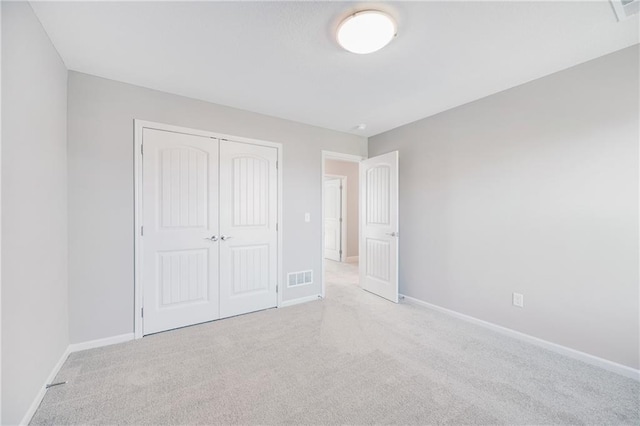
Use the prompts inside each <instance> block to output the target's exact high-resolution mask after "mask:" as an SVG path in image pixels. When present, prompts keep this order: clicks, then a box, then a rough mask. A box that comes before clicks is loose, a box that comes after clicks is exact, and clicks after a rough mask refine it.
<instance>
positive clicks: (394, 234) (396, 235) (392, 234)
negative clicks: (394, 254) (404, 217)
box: [386, 232, 400, 237]
mask: <svg viewBox="0 0 640 426" xmlns="http://www.w3.org/2000/svg"><path fill="white" fill-rule="evenodd" d="M386 235H390V236H392V237H399V236H400V233H399V232H387V233H386Z"/></svg>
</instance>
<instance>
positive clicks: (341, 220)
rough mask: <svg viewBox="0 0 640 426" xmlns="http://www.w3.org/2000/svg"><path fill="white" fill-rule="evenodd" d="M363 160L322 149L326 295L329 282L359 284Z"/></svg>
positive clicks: (323, 291) (324, 284)
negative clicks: (360, 195) (360, 197)
mask: <svg viewBox="0 0 640 426" xmlns="http://www.w3.org/2000/svg"><path fill="white" fill-rule="evenodd" d="M362 159H363V158H362V157H360V156H356V155H348V154H340V153H334V152H323V156H322V185H323V186H322V214H323V218H322V227H323V229H322V231H323V238H322V241H323V252H322V256H323V272H324V273H323V283H322V295H323V297H324V295H325V291H326V283H327V281H329V282H331V283H332V284H333V283H335V282H342V283H346V284H348V285H356V286H357V285H358V283H359V274H358V267H359V266H358V262H359V249H360V247H359V246H360V243H359V239H360V209H359V193H360V190H359V188H360V183H359V179H360V177H359V173H360V171H359V166H360V164H359V163H360V161H361V160H362Z"/></svg>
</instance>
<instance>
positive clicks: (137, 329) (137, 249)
mask: <svg viewBox="0 0 640 426" xmlns="http://www.w3.org/2000/svg"><path fill="white" fill-rule="evenodd" d="M133 123H134V137H133V175H134V179H133V180H134V182H133V198H134V200H133V211H134V219H133V222H134V228H133V234H134V241H133V257H134V261H133V297H134V303H133V306H134V311H133V329H134V337H135V338H136V339H141V338H142V332H143V329H142V322H143V318H142V308H143V306H144V304H143V300H144V292H143V288H144V286H143V284H142V265H141V260H142V254H143V238H142V235H141V229H142V217H143V216H142V208H143V206H142V131H143V129H154V130H161V131H168V132H175V133H185V134H188V135H195V136H204V137H208V138H211V139H222V140H230V141H234V142H242V143H248V144H252V145H259V146H266V147H270V148H276V150H277V151H278V160H277V163H276V167H277V171H278V173H277V174H278V182H277V185H276V186H277V198H278V200H277V209H278V214H277V221H278V222H277V226H278V228H277V230H278V232H277V234H278V239H277V244H278V251H277V257H278V262H277V273H276V274H277V283H276V285H277V294H278V301H277V307H278V308H279V307H281V305H282V290H283V282H284V281H283V277H282V271H283V270H282V235H283V232H282V227H283V221H282V181H283V179H282V167H281V166H282V144H281V143H277V142H269V141H265V140H259V139H251V138H245V137H241V136H233V135H227V134H223V133H216V132H210V131H207V130H198V129H192V128H189V127H180V126H174V125H171V124H164V123H157V122H153V121H147V120H139V119H134V120H133ZM323 168H324V162H323ZM323 287H324V282H323Z"/></svg>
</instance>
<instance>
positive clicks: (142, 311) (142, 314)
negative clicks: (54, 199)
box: [140, 308, 144, 318]
mask: <svg viewBox="0 0 640 426" xmlns="http://www.w3.org/2000/svg"><path fill="white" fill-rule="evenodd" d="M140 317H142V318H144V308H140Z"/></svg>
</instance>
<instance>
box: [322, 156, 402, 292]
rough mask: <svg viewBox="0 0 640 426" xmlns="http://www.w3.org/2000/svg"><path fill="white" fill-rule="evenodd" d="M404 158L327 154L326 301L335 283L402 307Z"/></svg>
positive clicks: (324, 172) (324, 186)
mask: <svg viewBox="0 0 640 426" xmlns="http://www.w3.org/2000/svg"><path fill="white" fill-rule="evenodd" d="M398 159H399V153H398V151H392V152H388V153H386V154H382V155H378V156H376V157H372V158H367V159H364V158H362V157H359V156H355V155H349V154H339V153H333V152H326V151H323V152H322V229H323V238H322V244H323V246H322V265H323V272H324V273H323V275H322V297H326V284H327V282H328V281H329V282H331V284H332V285H333V284H345V285H356V286H358V287H360V288H361V289H363V290H366V291H368V292H370V293H373V294H375V295H377V296H380V297H383V298H385V299H387V300H390V301H392V302H394V303H398V300H399V299H398V293H399V280H398V275H399V274H398V253H399V244H398V238H399V235H400V234H399V210H398V206H399V189H398V182H399V180H398V175H399V160H398ZM344 189H346V193H343V192H342V190H344ZM345 205H346V208H344V207H345ZM344 222H346V226H342V224H343V223H344ZM349 277H351V278H349ZM354 277H355V278H354Z"/></svg>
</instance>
